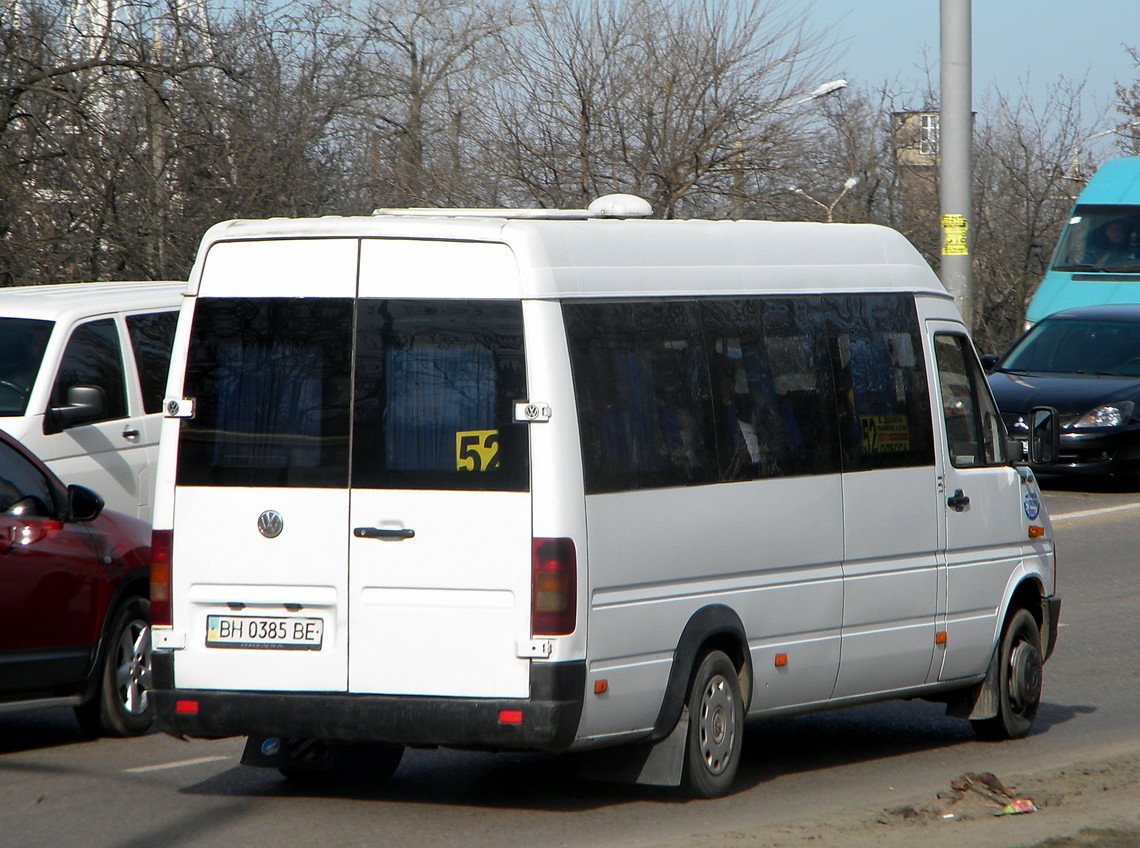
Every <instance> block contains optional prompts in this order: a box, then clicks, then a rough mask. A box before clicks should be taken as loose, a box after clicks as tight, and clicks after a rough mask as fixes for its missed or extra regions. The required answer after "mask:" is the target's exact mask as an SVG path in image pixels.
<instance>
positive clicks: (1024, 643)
mask: <svg viewBox="0 0 1140 848" xmlns="http://www.w3.org/2000/svg"><path fill="white" fill-rule="evenodd" d="M998 651H999V654H998V668H997V671H998V680H997V684H998V712H997V715H995V716H994V717H993V718H983V719H975V720H974V721H972V722H971V724H972V725H973V726H974V733H975V734H976V735H977V736H978V738H980V739H1017V738H1018V737H1021V736H1025V735H1026V734H1027V733H1029V729H1030V728H1031V727H1032V726H1033V719H1034V718H1036V716H1037V708H1038V707H1039V706H1040V705H1041V677H1042V665H1043V664H1044V659H1043V654H1042V652H1041V631H1040V630H1039V629H1038V628H1037V621H1036V620H1035V619H1034V618H1033V616H1032V615H1031V614H1030V613H1029V611H1028V610H1024V609H1019V610H1018V611H1017V612H1015V613H1014V614H1013V615H1012V616H1010V618H1009V620H1008V621H1007V622H1006V625H1005V629H1004V631H1003V632H1002V638H1001V645H1000V646H998Z"/></svg>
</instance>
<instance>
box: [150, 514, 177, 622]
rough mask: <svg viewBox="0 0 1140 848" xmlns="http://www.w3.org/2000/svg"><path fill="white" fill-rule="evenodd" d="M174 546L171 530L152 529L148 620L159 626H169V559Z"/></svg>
mask: <svg viewBox="0 0 1140 848" xmlns="http://www.w3.org/2000/svg"><path fill="white" fill-rule="evenodd" d="M173 548H174V531H173V530H154V531H152V532H151V534H150V620H151V623H152V624H156V625H158V626H160V627H163V626H165V627H169V626H170V625H171V623H172V620H171V615H170V564H171V562H170V559H171V551H172V550H173Z"/></svg>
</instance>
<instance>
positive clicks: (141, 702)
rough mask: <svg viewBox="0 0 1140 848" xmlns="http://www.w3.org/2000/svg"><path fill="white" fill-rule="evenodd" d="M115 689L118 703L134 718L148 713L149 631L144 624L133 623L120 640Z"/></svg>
mask: <svg viewBox="0 0 1140 848" xmlns="http://www.w3.org/2000/svg"><path fill="white" fill-rule="evenodd" d="M117 659H118V662H117V663H116V666H115V689H116V690H117V691H118V693H119V701H120V703H121V704H122V705H123V709H125V710H126V711H127V712H128V713H130V714H131V715H139V714H140V713H143V712H146V708H147V703H148V701H149V697H148V694H147V692H148V690H149V689H150V688H151V680H150V628H149V627H147V626H146V623H145V622H143V621H139V620H135V621H132V622H131V623H130V624H129V625H127V627H126V628H125V629H124V630H123V633H122V635H121V636H120V637H119V647H118V655H117Z"/></svg>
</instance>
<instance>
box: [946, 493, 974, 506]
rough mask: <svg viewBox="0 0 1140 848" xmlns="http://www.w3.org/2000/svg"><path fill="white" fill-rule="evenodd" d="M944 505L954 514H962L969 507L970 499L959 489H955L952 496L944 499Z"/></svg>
mask: <svg viewBox="0 0 1140 848" xmlns="http://www.w3.org/2000/svg"><path fill="white" fill-rule="evenodd" d="M946 505H947V506H948V507H950V508H951V509H953V510H954V511H955V512H962V511H963V510H965V509H966V507H968V506H969V505H970V498H969V496H968V495H966V494H965V493H964V492H963V491H962V490H961V489H955V490H954V494H953V495H951V496H950V497H948V498H947V499H946Z"/></svg>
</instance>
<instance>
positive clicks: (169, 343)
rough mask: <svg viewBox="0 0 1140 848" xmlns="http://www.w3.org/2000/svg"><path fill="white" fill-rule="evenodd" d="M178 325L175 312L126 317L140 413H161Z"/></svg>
mask: <svg viewBox="0 0 1140 848" xmlns="http://www.w3.org/2000/svg"><path fill="white" fill-rule="evenodd" d="M177 323H178V313H177V312H148V313H144V314H141V315H128V316H127V332H128V334H129V335H130V337H131V349H132V350H133V351H134V354H135V366H136V367H137V368H138V372H139V383H140V385H141V387H142V396H143V409H144V410H145V411H146V412H147V413H154V412H161V411H162V398H163V395H164V394H165V393H166V372H167V369H168V368H169V367H170V351H171V348H172V347H173V346H174V326H175V324H177Z"/></svg>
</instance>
